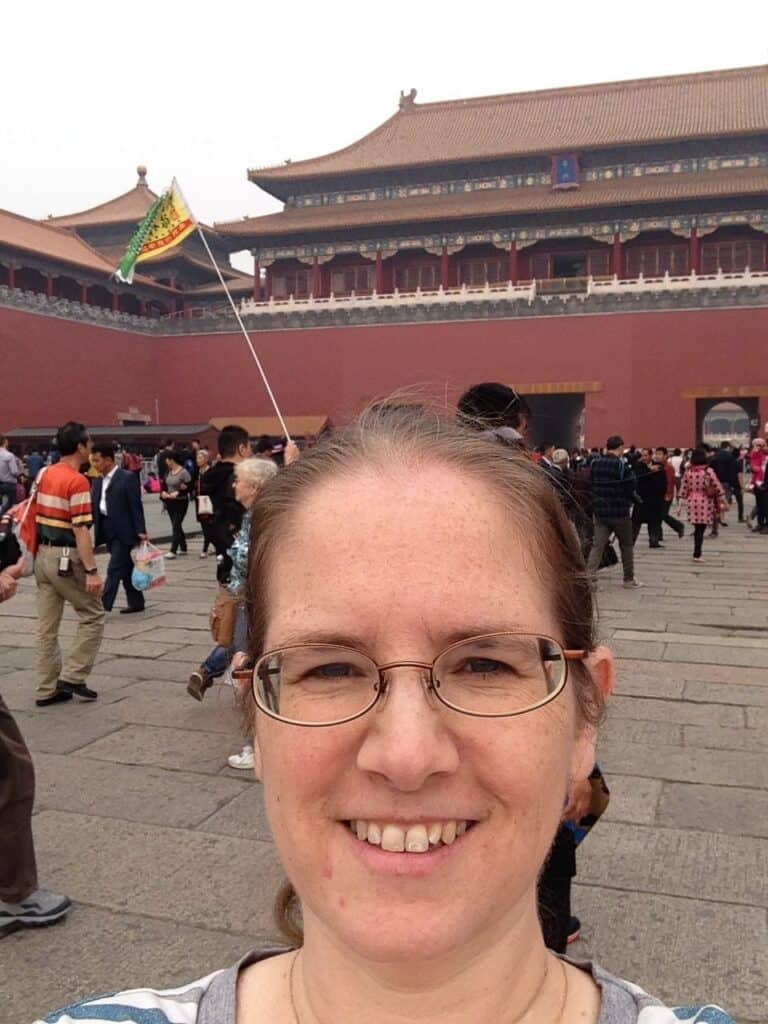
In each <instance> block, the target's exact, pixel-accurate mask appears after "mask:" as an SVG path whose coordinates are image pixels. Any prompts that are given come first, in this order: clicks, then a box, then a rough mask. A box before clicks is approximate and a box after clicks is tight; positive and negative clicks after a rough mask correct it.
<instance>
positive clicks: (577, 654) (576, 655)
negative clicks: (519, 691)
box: [232, 650, 589, 676]
mask: <svg viewBox="0 0 768 1024" xmlns="http://www.w3.org/2000/svg"><path fill="white" fill-rule="evenodd" d="M563 654H564V655H565V660H566V661H586V659H587V658H588V657H589V651H585V650H580V651H576V650H572V651H566V650H564V651H563ZM232 675H233V676H236V675H237V673H236V672H233V673H232Z"/></svg>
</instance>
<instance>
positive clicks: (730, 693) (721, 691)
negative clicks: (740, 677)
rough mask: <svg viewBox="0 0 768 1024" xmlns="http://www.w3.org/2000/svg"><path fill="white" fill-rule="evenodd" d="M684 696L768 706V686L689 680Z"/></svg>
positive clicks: (716, 701)
mask: <svg viewBox="0 0 768 1024" xmlns="http://www.w3.org/2000/svg"><path fill="white" fill-rule="evenodd" d="M684 696H685V698H686V699H688V700H699V701H711V702H712V703H713V704H716V703H718V702H719V703H722V704H741V705H745V706H746V705H757V706H759V707H768V686H754V685H752V684H748V685H746V686H742V685H741V684H739V683H727V684H723V683H705V682H700V683H696V682H688V683H686V684H685V691H684Z"/></svg>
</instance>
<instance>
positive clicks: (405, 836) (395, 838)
mask: <svg viewBox="0 0 768 1024" xmlns="http://www.w3.org/2000/svg"><path fill="white" fill-rule="evenodd" d="M349 827H350V829H351V830H352V832H354V834H355V835H356V836H357V838H358V839H360V840H361V841H363V842H366V841H367V842H369V843H371V845H373V846H381V848H382V850H387V851H388V852H389V853H405V852H407V853H426V852H427V851H428V850H429V848H430V847H434V846H439V845H441V844H442V845H444V846H450V845H451V844H452V843H454V842H455V841H456V839H458V837H459V836H463V835H464V833H465V832H466V831H467V828H468V827H469V822H467V821H455V820H453V821H442V822H437V821H436V822H433V823H432V824H431V825H411V827H410V828H408V829H404V828H401V827H400V826H399V825H378V824H377V823H376V822H374V821H365V820H363V819H362V818H361V819H359V820H356V821H350V823H349Z"/></svg>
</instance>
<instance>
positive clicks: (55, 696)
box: [35, 689, 72, 708]
mask: <svg viewBox="0 0 768 1024" xmlns="http://www.w3.org/2000/svg"><path fill="white" fill-rule="evenodd" d="M66 700H72V694H71V693H70V692H69V691H68V690H61V689H57V690H56V692H55V693H52V694H51V696H50V697H39V698H38V699H37V700H36V701H35V704H37V706H38V707H39V708H47V707H48V705H49V704H62V703H63V702H64V701H66Z"/></svg>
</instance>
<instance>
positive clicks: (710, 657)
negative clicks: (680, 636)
mask: <svg viewBox="0 0 768 1024" xmlns="http://www.w3.org/2000/svg"><path fill="white" fill-rule="evenodd" d="M664 660H665V661H687V662H691V661H692V662H697V661H698V662H701V663H702V664H704V665H708V664H710V663H711V662H714V661H717V662H720V663H721V664H723V665H743V666H747V667H752V668H761V669H762V670H763V672H766V671H768V650H763V649H759V648H749V647H743V646H741V645H734V646H733V647H716V646H714V645H712V644H708V643H707V644H667V646H666V647H665V649H664Z"/></svg>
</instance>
